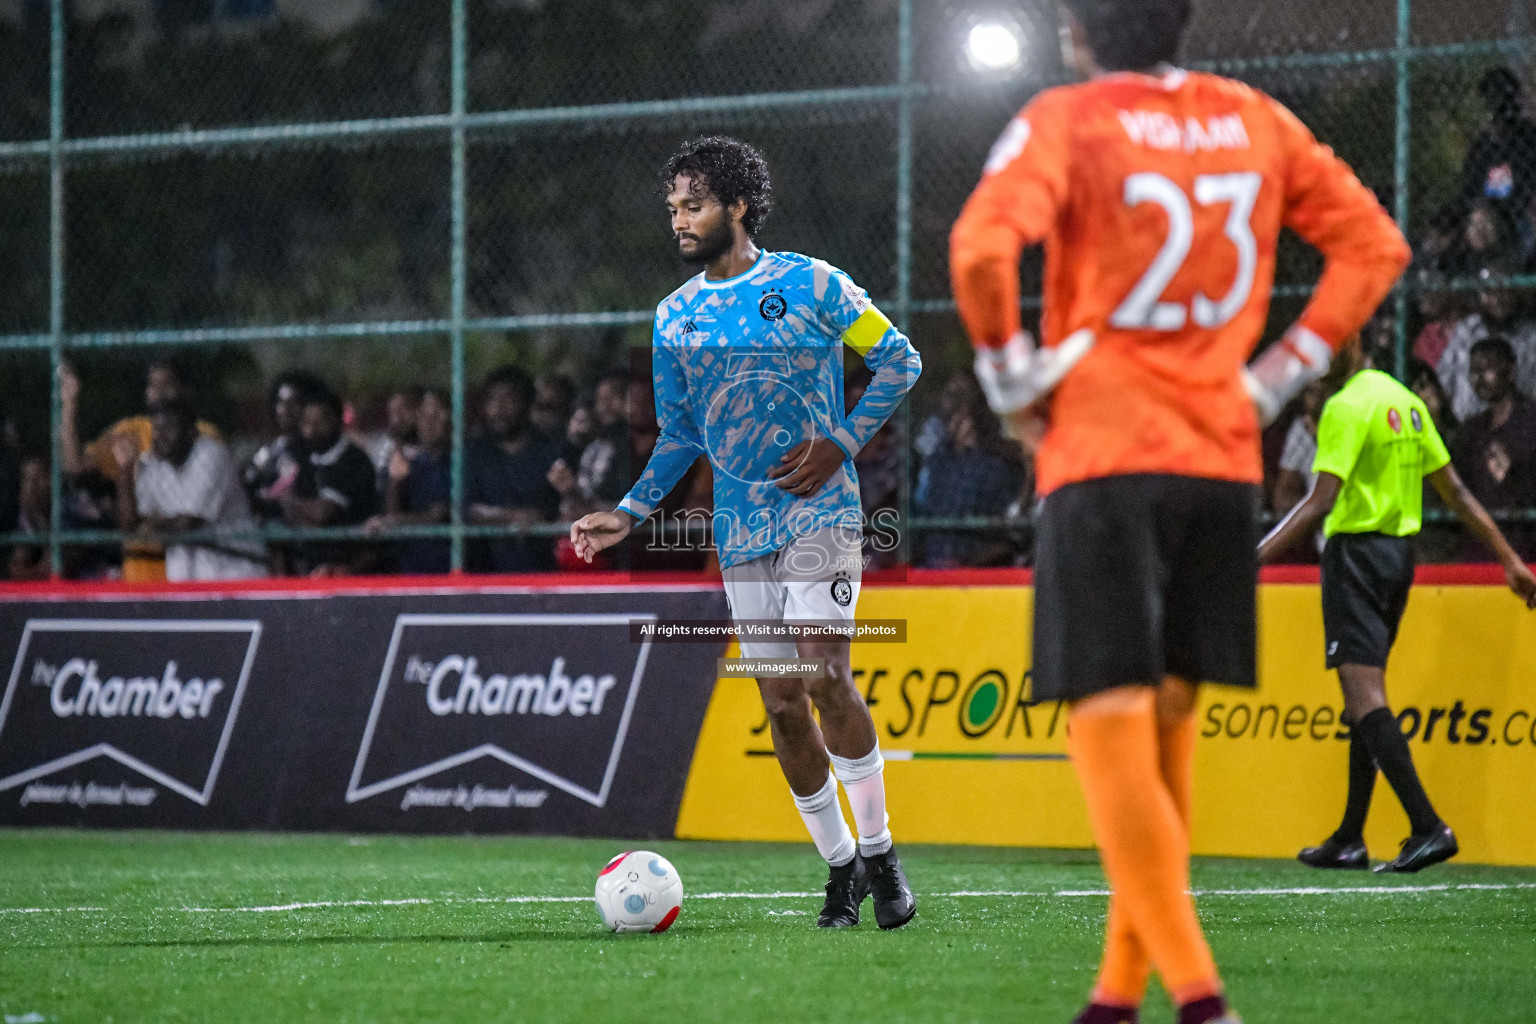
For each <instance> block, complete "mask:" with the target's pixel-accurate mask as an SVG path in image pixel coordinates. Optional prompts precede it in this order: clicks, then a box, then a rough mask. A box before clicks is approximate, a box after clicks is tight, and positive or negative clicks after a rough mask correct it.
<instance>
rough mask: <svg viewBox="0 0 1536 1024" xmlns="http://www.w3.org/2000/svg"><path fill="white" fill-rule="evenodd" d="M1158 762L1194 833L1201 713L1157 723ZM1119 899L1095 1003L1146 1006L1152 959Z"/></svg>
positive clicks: (1182, 818) (1111, 911) (1112, 912)
mask: <svg viewBox="0 0 1536 1024" xmlns="http://www.w3.org/2000/svg"><path fill="white" fill-rule="evenodd" d="M1157 740H1158V747H1157V749H1158V761H1159V765H1160V768H1161V774H1162V777H1163V783H1164V785H1166V786H1167V787H1168V794H1169V796H1171V797H1172V798H1173V806H1174V809H1175V810H1176V811H1178V814H1179V820H1180V821H1182V822H1183V823H1184V831H1185V834H1186V835H1188V833H1189V821H1190V804H1191V801H1192V791H1193V784H1192V780H1193V775H1194V761H1195V717H1194V715H1186V716H1184V717H1183V718H1180V719H1178V720H1177V721H1174V722H1172V723H1168V722H1159V723H1158V726H1157ZM1117 904H1118V901H1117V900H1115V899H1114V898H1113V897H1111V898H1110V901H1109V917H1108V921H1107V923H1106V925H1105V935H1104V961H1103V963H1102V964H1100V966H1099V979H1098V984H1097V985H1096V986H1095V987H1094V990H1093V1001H1094V1002H1096V1003H1100V1004H1102V1005H1105V1006H1127V1007H1129V1006H1140V1005H1141V1001H1142V998H1143V997H1144V996H1145V995H1146V992H1147V979H1148V978H1150V977H1151V976H1152V957H1151V956H1150V955H1148V953H1147V947H1146V946H1144V945H1142V943H1141V940H1140V939H1138V938H1137V937H1136V932H1135V931H1134V930H1133V929H1132V928H1131V923H1130V920H1129V919H1128V918H1127V917H1126V915H1125V911H1124V910H1122V909H1120V908H1119V906H1118V905H1117Z"/></svg>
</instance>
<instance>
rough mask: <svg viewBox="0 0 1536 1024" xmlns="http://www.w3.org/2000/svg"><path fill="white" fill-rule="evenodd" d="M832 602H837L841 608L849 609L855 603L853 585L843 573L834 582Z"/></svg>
mask: <svg viewBox="0 0 1536 1024" xmlns="http://www.w3.org/2000/svg"><path fill="white" fill-rule="evenodd" d="M832 600H834V601H836V602H837V604H838V607H840V608H847V607H848V606H849V605H850V604H852V603H853V583H852V581H851V580H849V578H848V577H847V576H845V575H843V574H841V573H839V574H838V577H837V579H835V580H833V581H832Z"/></svg>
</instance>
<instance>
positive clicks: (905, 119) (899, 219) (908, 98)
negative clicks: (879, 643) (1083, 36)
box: [895, 0, 914, 565]
mask: <svg viewBox="0 0 1536 1024" xmlns="http://www.w3.org/2000/svg"><path fill="white" fill-rule="evenodd" d="M899 17H900V23H899V25H898V26H897V35H896V50H897V52H896V80H897V84H898V85H899V86H900V87H901V99H900V100H898V101H897V107H896V309H895V313H896V326H898V327H900V328H901V329H902V331H904V332H906V333H908V334H910V333H911V332H912V324H911V319H912V105H913V99H914V97H913V86H912V0H901V13H900V15H899ZM901 410H902V412H901V418H902V427H903V431H904V433H905V434H906V436H907V438H908V440H909V441H910V439H911V436H912V405H911V403H910V402H903V403H902V405H901ZM904 447H905V449H906V450H907V451H908V452H910V451H911V450H912V446H911V444H907V445H905V446H904ZM911 470H912V467H911V465H910V464H908V465H907V467H906V471H905V472H903V473H902V474H901V478H900V481H901V485H900V500H901V540H900V550H901V561H902V563H903V564H908V565H910V564H911V561H912V548H911V539H910V538H909V536H908V533H909V527H908V524H910V523H911V521H912V472H911Z"/></svg>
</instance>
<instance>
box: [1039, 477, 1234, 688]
mask: <svg viewBox="0 0 1536 1024" xmlns="http://www.w3.org/2000/svg"><path fill="white" fill-rule="evenodd" d="M1258 509H1259V489H1258V488H1257V487H1255V486H1253V485H1251V484H1243V483H1234V482H1231V481H1226V480H1206V479H1202V478H1198V477H1188V476H1175V475H1171V474H1137V475H1128V476H1112V477H1104V478H1102V479H1097V480H1087V481H1083V482H1082V483H1076V484H1069V485H1067V486H1066V487H1063V488H1061V489H1060V490H1057V491H1053V492H1052V493H1051V494H1049V495H1048V496H1047V497H1046V498H1045V501H1044V502H1043V504H1042V508H1041V512H1040V517H1039V523H1038V529H1037V532H1036V540H1035V640H1034V658H1035V664H1034V669H1033V680H1034V689H1033V696H1034V699H1035V700H1057V699H1065V700H1076V699H1079V698H1082V697H1088V696H1091V695H1093V694H1095V693H1099V692H1101V691H1103V690H1109V689H1113V688H1114V687H1117V686H1125V685H1127V684H1136V683H1142V684H1147V685H1156V684H1157V683H1159V682H1160V681H1161V680H1162V679H1163V677H1164V676H1168V675H1173V676H1178V677H1179V678H1181V679H1187V680H1189V681H1190V682H1196V683H1199V682H1212V683H1226V684H1228V685H1231V686H1247V687H1252V686H1254V685H1255V684H1256V678H1255V677H1256V671H1255V660H1256V649H1257V638H1256V633H1257V619H1258V597H1257V588H1258V573H1259V563H1258V556H1257V553H1256V549H1257V547H1258V540H1259V537H1258Z"/></svg>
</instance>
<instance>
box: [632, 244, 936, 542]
mask: <svg viewBox="0 0 1536 1024" xmlns="http://www.w3.org/2000/svg"><path fill="white" fill-rule="evenodd" d="M843 345H847V346H848V347H849V348H852V349H853V350H854V351H855V352H857V353H859V354H860V355H861V356H863V357H864V361H865V363H866V364H868V366H869V368H870V369H871V370H872V371H873V373H874V379H873V380H872V381H871V382H870V385H869V387H868V388H867V389H866V390H865V392H864V396H863V398H861V399H860V400H859V402H858V404H857V405H856V406H855V407H854V408H853V410H852V411H851V412H849V413H848V414H847V415H844V405H843V354H842V346H843ZM652 347H653V350H652V360H653V372H654V376H655V385H656V418H657V420H658V422H659V425H660V427H661V436H660V438H659V439H658V440H657V442H656V448H655V450H654V451H653V452H652V453H651V458H650V461H649V462H648V463H646V467H645V471H644V472H643V473H641V475H640V479H639V480H638V481H637V482H636V484H635V486H634V488H633V489H631V490H630V492H629V494H628V495H627V496H626V497H625V498H624V500H623V501H622V502H620V503H619V508H620V509H621V510H623V511H625V512H628V513H629V514H630V515H632V516H634V517H635V518H637V519H642V520H643V519H645V518H646V517H647V516H649V515H650V514H651V512H652V511H653V510H654V509H655V507H656V505H657V504H658V503H660V501H661V499H662V498H664V497H666V495H667V492H668V491H670V490H671V489H672V488H673V487H674V486H675V485H676V484H677V482H678V481H679V480H680V479H682V476H683V474H684V473H686V472H687V471H688V467H690V466H691V465H693V462H694V460H695V459H696V458H698V456H699V455H701V454H702V455H707V456H708V457H709V461H710V464H711V466H712V467H713V468H714V475H715V514H714V532H715V545H716V547H717V548H718V549H719V552H720V565H721V566H722V567H723V568H729V567H730V566H733V565H739V564H741V563H742V562H747V561H750V560H752V559H754V558H757V557H759V556H761V555H765V554H769V553H771V552H773V551H777V550H779V549H780V548H782V547H784V546H785V545H786V544H788V543H789V541H790V540H792V539H793V538H794V537H797V536H804V535H806V534H808V533H810V532H813V531H815V530H817V529H820V528H821V527H823V526H827V525H831V524H834V523H846V524H850V525H854V526H858V525H859V524H860V523H861V522H862V510H861V508H860V505H859V483H858V476H857V475H856V474H855V471H854V468H853V457H854V456H855V455H857V454H858V452H859V449H860V448H862V447H863V446H864V445H865V444H867V443H868V442H869V439H870V438H872V437H874V436H875V433H876V432H877V431H879V429H880V428H881V427H882V426H884V425H885V422H886V421H887V420H888V419H890V418H891V415H892V413H894V412H895V411H896V407H897V406H898V405H900V404H901V400H902V398H903V397H904V396H905V395H906V393H907V392H908V391H910V390H911V389H912V385H913V384H915V383H916V382H917V378H918V375H919V374H921V373H922V369H923V365H922V359H921V358H920V357H919V356H918V354H917V350H916V349H914V348H913V347H912V343H911V342H910V341H908V340H907V338H906V336H905V335H903V334H902V333H901V332H900V331H898V330H897V329H896V328H895V327H894V326H892V325H891V322H890V321H889V320H888V319H886V317H885V315H884V314H883V313H881V312H880V311H879V310H878V309H876V308H875V307H874V305H873V304H872V303H871V302H870V300H869V296H868V295H867V294H865V292H864V290H863V289H861V288H860V287H859V286H858V285H856V284H854V283H853V281H852V279H850V278H849V277H848V275H847V274H845V273H843V272H842V271H841V270H838V269H837V268H835V267H832V266H830V265H828V264H827V263H825V262H823V261H821V260H816V259H811V258H810V257H808V256H801V255H799V254H797V253H792V252H764V253H763V254H762V255H761V256H760V257H759V258H758V260H757V262H756V263H754V264H753V265H752V269H750V270H748V271H747V272H746V273H744V274H739V275H737V276H736V277H733V278H730V279H728V280H725V281H709V280H706V279H705V277H704V275H703V274H699V275H698V276H697V277H695V278H693V279H691V280H690V281H688V283H686V284H684V285H683V286H682V287H681V288H679V289H678V290H677V291H675V292H673V293H672V294H671V295H669V296H667V298H666V299H665V300H664V301H663V302H662V303H661V305H659V306H657V307H656V325H655V329H654V333H653V336H652ZM815 438H831V440H832V441H833V442H834V443H835V444H837V446H838V447H840V448H841V449H842V450H843V452H844V454H845V455H846V456H847V458H845V459H844V460H843V464H842V466H841V467H840V468H839V469H838V470H837V472H835V473H834V474H833V475H832V477H831V478H830V479H829V480H828V481H827V482H826V484H825V485H824V486H823V487H822V488H821V490H819V491H818V492H817V493H816V494H814V495H812V496H811V497H810V498H805V499H802V498H797V497H795V496H794V495H792V494H790V493H789V492H788V491H785V490H782V489H781V488H779V487H778V486H777V484H776V483H775V482H773V481H771V480H769V479H768V471H769V470H771V469H773V468H774V467H776V466H778V465H779V464H780V461H781V459H782V458H783V456H784V455H785V454H787V453H788V452H789V451H790V450H791V449H792V448H794V447H795V446H796V445H798V444H799V443H800V442H802V441H806V440H812V439H815Z"/></svg>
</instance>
